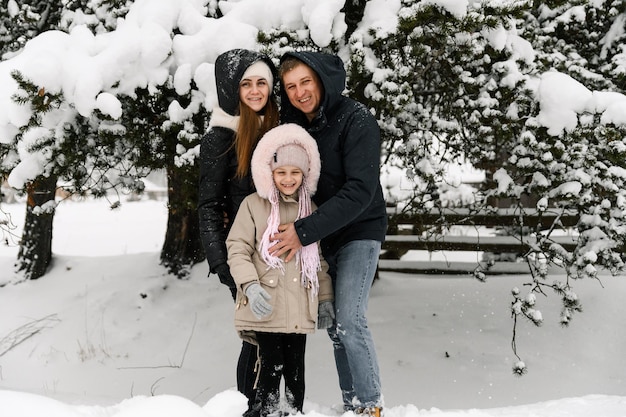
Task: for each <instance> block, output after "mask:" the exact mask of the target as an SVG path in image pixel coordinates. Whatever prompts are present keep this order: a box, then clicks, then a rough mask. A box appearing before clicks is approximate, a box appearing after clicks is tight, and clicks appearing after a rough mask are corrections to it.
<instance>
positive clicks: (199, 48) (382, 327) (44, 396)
mask: <svg viewBox="0 0 626 417" xmlns="http://www.w3.org/2000/svg"><path fill="white" fill-rule="evenodd" d="M429 2H430V3H436V4H439V5H441V6H442V7H446V8H448V9H449V10H450V11H451V12H452V13H454V14H455V15H459V16H461V15H463V13H464V12H465V10H466V9H467V6H468V3H469V2H468V1H466V0H459V1H450V0H429ZM204 3H206V2H205V1H202V0H158V1H157V0H138V1H136V2H135V3H134V4H133V6H132V8H131V11H130V12H129V14H128V16H127V17H126V18H125V19H123V20H121V21H120V22H119V24H118V29H117V30H116V31H115V32H112V33H110V34H99V35H93V34H92V33H90V32H89V31H88V30H87V29H86V28H85V27H84V26H80V25H78V26H76V27H74V29H73V30H72V32H71V33H70V34H69V35H68V34H64V33H61V32H47V33H44V34H42V35H40V36H38V37H37V38H35V39H34V40H33V41H31V42H29V43H28V45H27V47H26V48H25V50H24V51H23V52H22V53H20V54H19V55H16V56H15V57H13V58H11V59H8V60H6V61H3V62H1V63H0V108H2V109H3V111H2V112H0V140H3V141H7V143H9V142H11V141H13V139H14V138H15V135H16V134H17V132H18V129H19V128H20V127H22V126H24V125H25V124H26V122H27V121H28V118H29V116H30V115H29V113H28V111H27V109H26V107H21V106H17V105H16V104H15V103H13V102H12V100H11V96H12V94H13V92H14V90H15V83H14V81H13V80H12V79H11V78H10V76H9V74H10V71H11V69H14V68H17V69H20V70H21V71H22V72H23V73H24V75H25V76H26V77H27V78H29V79H31V80H33V81H34V82H35V83H37V84H39V85H43V86H46V88H47V90H48V91H52V92H58V91H63V92H64V97H65V99H66V100H67V104H69V105H71V106H73V108H74V109H75V110H76V111H77V112H79V113H81V114H83V115H89V114H91V112H93V111H94V110H95V109H99V110H100V111H102V112H103V113H105V114H109V115H111V116H112V117H119V115H120V112H121V108H120V102H119V100H118V99H117V97H116V95H117V94H131V93H132V91H134V89H135V88H137V87H139V86H143V87H145V86H147V87H149V88H150V87H154V86H158V85H161V84H163V83H164V82H165V80H166V79H167V77H168V76H171V75H173V76H174V83H175V87H176V89H177V91H178V92H179V93H181V94H184V93H185V92H186V91H188V88H190V84H191V80H193V81H195V85H196V86H197V87H198V91H199V94H196V95H194V100H200V101H202V102H203V103H204V104H205V105H206V107H207V108H209V109H210V108H212V106H213V105H214V104H215V94H214V80H213V65H212V63H213V62H214V60H215V58H216V57H217V55H218V54H219V53H221V52H222V51H224V50H227V49H230V48H234V47H244V48H245V47H248V48H256V46H257V45H256V43H255V36H256V33H257V31H258V30H259V29H265V28H276V27H280V26H281V25H282V26H285V27H287V28H291V29H294V28H298V27H299V25H301V24H302V22H304V24H305V25H306V28H308V30H310V34H311V37H312V38H313V39H314V41H315V42H316V43H317V44H318V45H319V46H325V45H327V44H328V43H329V42H330V40H331V39H332V38H337V37H340V36H341V34H342V33H343V32H344V31H345V23H344V22H343V20H342V16H341V14H340V13H338V12H339V9H340V8H341V6H342V5H343V1H338V0H321V1H320V0H292V1H289V2H276V1H254V0H241V1H230V2H226V1H223V2H220V6H221V7H224V11H225V14H226V15H225V17H223V18H221V19H207V18H205V17H203V16H204V12H205V10H204V7H205V6H204ZM399 6H400V2H399V0H396V1H394V0H388V1H387V0H374V1H370V2H368V8H367V10H366V16H365V18H364V22H368V24H370V25H377V26H380V27H382V28H393V27H394V25H395V19H396V18H397V15H396V14H395V13H394V10H398V8H399ZM173 27H177V28H178V30H179V31H180V34H179V35H176V36H175V37H174V38H173V39H172V38H171V37H170V33H171V32H172V28H173ZM303 29H304V28H303ZM363 36H364V41H367V39H366V36H365V35H363ZM491 39H492V42H493V44H494V46H497V45H501V47H508V48H513V49H515V50H516V52H517V54H518V56H528V57H529V59H530V56H531V55H532V54H533V51H532V48H530V47H529V44H528V43H527V42H525V41H524V40H523V39H520V38H519V37H517V36H516V35H515V33H514V32H512V31H505V30H502V28H499V29H496V30H494V32H493V33H492V35H491ZM608 42H610V39H609V40H608ZM370 64H371V65H375V63H370ZM118 82H119V83H118ZM534 88H535V91H536V94H537V97H538V99H539V100H540V103H541V114H540V117H539V121H540V123H542V124H543V125H544V126H546V127H548V128H549V130H550V132H551V133H552V134H558V133H559V132H562V131H563V130H564V129H565V130H569V129H572V128H573V127H574V126H576V123H578V118H577V115H578V114H580V113H582V112H597V113H601V114H602V122H603V123H611V122H614V123H620V124H621V123H624V121H625V120H624V118H625V117H626V116H625V115H626V110H625V104H626V99H625V98H624V96H623V95H621V94H615V93H602V92H592V91H589V90H588V89H586V88H585V87H584V86H582V85H581V84H579V83H577V82H576V81H574V80H573V79H571V78H570V77H568V76H566V75H563V74H560V73H558V72H550V73H546V74H544V75H543V76H541V77H539V78H537V79H536V82H535V85H534ZM194 106H196V107H194ZM194 108H197V102H194V103H192V104H191V105H190V106H189V107H188V108H186V109H183V108H181V107H180V105H178V103H176V102H174V103H173V104H172V106H171V108H170V118H171V120H183V119H185V118H186V117H188V115H189V113H190V112H193V111H194ZM61 110H62V111H61V112H51V113H50V114H48V115H47V116H46V117H44V119H43V123H42V129H33V130H32V131H31V132H30V133H29V135H25V138H24V143H22V144H20V146H19V147H18V151H19V152H20V155H19V156H20V164H19V165H18V166H17V167H16V168H15V169H14V170H13V172H12V174H11V176H10V178H9V181H10V183H11V185H13V186H15V187H21V186H22V184H24V183H25V182H26V181H28V179H30V178H33V177H34V176H36V175H38V174H39V173H41V172H42V170H43V166H44V162H45V155H38V154H33V153H29V152H28V151H27V148H28V146H27V145H28V142H29V141H36V140H37V139H38V138H39V137H42V136H45V135H46V134H49V132H57V129H58V128H59V126H62V125H63V123H64V120H65V119H64V118H65V117H68V114H66V113H63V111H67V110H68V109H67V108H63V109H61ZM502 181H503V182H506V181H507V179H506V178H502ZM2 209H3V210H5V211H8V212H10V213H11V215H12V217H13V222H14V224H16V225H18V226H20V225H22V224H23V212H24V211H25V208H24V206H23V204H15V205H13V204H12V205H3V206H2ZM166 217H167V213H166V206H165V203H164V202H159V201H156V202H155V201H143V202H123V204H122V207H121V209H119V210H115V211H111V210H110V209H109V207H108V204H107V203H106V202H105V201H98V202H92V201H87V202H80V203H79V202H72V201H67V202H64V203H63V204H61V205H60V206H59V207H58V208H57V214H56V215H55V226H54V230H55V232H54V241H53V252H54V256H55V259H54V264H53V266H52V268H51V270H50V271H49V272H48V274H46V276H44V277H43V278H41V279H39V280H36V281H29V282H23V283H20V284H12V283H9V282H10V281H11V280H12V279H13V274H12V272H11V271H12V265H13V262H14V260H15V257H16V253H17V249H16V248H15V247H14V246H9V247H2V249H0V282H2V283H4V284H6V285H5V286H4V287H2V288H0V417H69V416H83V417H84V416H88V417H113V416H115V417H124V416H126V417H130V416H132V417H160V416H168V417H169V416H177V417H192V416H193V417H195V416H220V417H230V416H232V417H235V416H239V415H241V413H242V412H243V410H244V409H245V399H243V398H242V396H241V395H239V394H238V393H237V392H236V391H235V390H234V389H233V387H234V386H235V363H236V359H237V356H238V353H239V346H240V342H239V340H238V338H237V336H236V334H235V332H234V329H233V325H232V301H231V299H230V296H229V294H228V292H227V290H226V289H225V288H224V287H222V286H220V284H219V283H218V281H217V279H216V278H215V277H210V278H209V279H207V278H206V275H207V267H206V264H204V263H203V264H200V265H197V266H196V267H195V268H194V270H193V271H192V274H191V277H190V278H189V279H188V280H177V279H175V278H173V277H170V276H167V275H166V274H165V273H164V271H163V269H162V268H161V267H159V266H158V257H159V250H160V247H161V244H162V241H163V240H162V239H163V236H164V230H165V224H166ZM16 232H17V233H19V230H16ZM451 256H455V255H454V254H452V255H451ZM523 281H524V280H523V277H518V276H501V277H493V278H490V279H489V280H488V282H487V283H479V282H477V281H475V280H473V279H472V278H468V277H460V276H422V275H405V274H394V273H382V274H381V279H380V281H378V282H377V283H376V285H375V287H374V289H373V291H372V297H371V301H370V326H371V328H372V331H373V333H374V337H375V341H376V344H377V348H378V354H379V356H380V358H379V359H380V364H381V373H382V382H383V391H384V395H385V401H386V413H385V414H386V417H414V416H444V417H450V416H478V417H482V416H507V417H513V416H528V417H531V416H532V417H554V416H572V417H578V416H585V417H601V416H607V417H609V416H611V417H613V416H622V417H623V416H626V381H625V378H624V373H625V370H626V358H625V355H624V352H626V335H625V332H624V330H623V329H624V323H623V321H624V317H626V314H625V313H626V307H625V303H624V301H623V294H626V292H625V290H626V282H625V281H624V279H623V277H609V276H605V277H603V278H602V284H603V287H602V286H601V285H600V284H599V283H598V282H593V281H581V282H577V283H576V284H575V289H576V291H577V292H578V294H579V296H580V297H581V299H582V303H583V307H584V312H583V313H581V314H577V315H576V316H575V317H574V319H573V322H572V324H571V325H570V327H569V328H567V329H563V328H561V327H559V325H558V315H559V301H558V299H557V297H549V298H547V299H543V298H541V297H540V298H539V301H538V303H539V304H538V308H540V309H541V311H542V313H543V316H544V319H545V324H544V326H543V327H542V328H535V327H534V326H532V325H530V324H528V323H523V324H522V326H521V327H520V329H519V330H518V346H517V347H518V349H519V352H520V353H521V355H522V356H523V359H524V361H525V362H526V363H527V365H528V368H529V373H528V375H525V376H523V377H522V378H517V377H514V376H513V375H512V372H511V367H512V365H513V363H514V362H515V360H516V358H515V357H514V355H513V353H512V351H511V346H510V341H511V319H510V314H509V307H510V301H511V297H510V295H509V294H510V290H511V289H512V288H513V287H515V286H519V285H520V283H521V282H523ZM339 398H340V395H339V388H338V384H337V377H336V372H335V369H334V360H333V357H332V348H331V344H330V341H329V340H328V337H327V336H326V335H325V334H324V333H323V332H320V333H316V334H314V335H312V336H311V337H310V338H309V345H308V350H307V399H306V402H305V410H304V411H305V413H306V415H308V416H312V417H318V416H336V415H341V413H340V412H339V411H337V409H336V407H335V406H336V404H337V403H338V402H339Z"/></svg>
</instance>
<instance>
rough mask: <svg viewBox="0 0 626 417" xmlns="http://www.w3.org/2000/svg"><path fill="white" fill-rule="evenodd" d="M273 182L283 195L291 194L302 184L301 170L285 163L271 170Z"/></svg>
mask: <svg viewBox="0 0 626 417" xmlns="http://www.w3.org/2000/svg"><path fill="white" fill-rule="evenodd" d="M272 176H273V178H274V184H276V188H278V191H280V192H281V193H283V194H284V195H293V194H294V193H295V192H296V191H298V188H300V185H302V177H303V174H302V170H301V169H300V168H298V167H294V166H291V165H285V166H282V167H278V168H276V169H275V170H274V171H272Z"/></svg>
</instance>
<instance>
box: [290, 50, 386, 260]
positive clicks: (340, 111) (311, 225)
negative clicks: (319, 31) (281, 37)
mask: <svg viewBox="0 0 626 417" xmlns="http://www.w3.org/2000/svg"><path fill="white" fill-rule="evenodd" d="M287 56H293V57H295V58H297V59H299V60H300V61H302V62H304V63H305V64H307V65H308V66H309V67H311V68H312V69H313V70H314V71H315V72H316V73H317V75H318V76H319V79H320V80H321V83H322V85H323V87H324V91H323V94H324V96H323V98H322V102H321V106H320V110H319V113H318V115H317V116H316V117H315V118H314V119H313V120H312V121H311V123H309V122H308V120H307V119H306V117H305V115H304V114H303V113H302V112H301V111H299V110H297V109H296V108H295V107H293V105H291V103H290V102H289V99H288V97H287V94H286V92H285V90H284V89H283V88H281V123H290V122H292V123H298V124H300V125H301V126H303V127H304V128H305V129H306V130H307V131H308V132H309V133H310V134H311V136H313V137H314V138H315V140H316V141H317V145H318V147H319V151H320V156H321V160H322V172H321V175H320V180H319V185H318V190H317V192H316V194H315V195H314V197H313V200H314V201H315V203H316V204H317V205H318V207H319V208H318V209H317V210H316V211H315V212H314V213H312V214H311V215H310V216H309V217H307V218H304V219H301V220H298V221H297V222H296V223H295V227H296V232H297V233H298V237H299V238H300V242H301V243H302V244H303V245H308V244H311V243H313V242H316V241H318V240H321V241H322V250H323V252H324V254H325V255H327V256H328V255H332V254H334V253H336V251H337V250H338V249H340V248H341V247H342V246H343V245H345V244H346V243H348V242H351V241H353V240H361V239H368V240H378V241H380V242H382V241H384V239H385V234H386V231H387V214H386V206H385V200H384V197H383V192H382V187H381V185H380V129H379V127H378V123H377V122H376V120H375V119H374V117H373V116H372V114H371V113H370V112H369V111H368V109H367V108H366V107H365V106H364V105H363V104H361V103H359V102H357V101H355V100H352V99H351V98H348V97H345V96H343V95H342V92H343V90H344V89H345V82H346V72H345V69H344V66H343V62H342V61H341V59H340V58H339V57H337V56H335V55H329V54H324V53H318V52H288V53H286V54H285V55H284V56H283V57H282V58H281V61H282V60H284V59H285V58H286V57H287Z"/></svg>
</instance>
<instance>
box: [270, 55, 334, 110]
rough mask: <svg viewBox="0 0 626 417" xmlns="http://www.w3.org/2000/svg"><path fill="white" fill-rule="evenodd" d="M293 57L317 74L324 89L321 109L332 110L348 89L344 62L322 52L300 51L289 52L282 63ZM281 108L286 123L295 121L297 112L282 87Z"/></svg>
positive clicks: (283, 57)
mask: <svg viewBox="0 0 626 417" xmlns="http://www.w3.org/2000/svg"><path fill="white" fill-rule="evenodd" d="M289 56H292V57H294V58H297V59H299V60H300V61H302V62H304V63H305V64H307V65H308V66H309V67H311V69H313V71H315V72H316V73H317V75H318V76H319V79H320V81H321V83H322V87H323V88H324V92H323V94H324V97H323V98H322V102H321V107H322V109H323V110H325V111H326V110H328V109H332V108H333V107H334V105H335V104H336V103H337V102H338V101H339V99H340V98H341V95H342V93H343V90H344V89H345V88H346V70H345V68H344V65H343V61H342V60H341V58H339V57H338V56H336V55H331V54H325V53H321V52H311V51H300V52H296V51H293V52H287V53H285V54H284V55H283V56H282V58H281V62H282V61H283V60H284V59H285V58H287V57H289ZM281 107H282V110H283V112H282V113H283V114H284V115H285V117H286V119H287V120H285V122H287V121H291V120H294V119H295V118H296V117H295V115H294V114H295V112H297V110H296V109H295V108H294V107H293V106H292V105H291V103H290V102H289V98H288V97H287V94H286V92H285V90H284V88H283V86H282V85H281Z"/></svg>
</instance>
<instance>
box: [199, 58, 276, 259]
mask: <svg viewBox="0 0 626 417" xmlns="http://www.w3.org/2000/svg"><path fill="white" fill-rule="evenodd" d="M259 60H262V61H263V62H265V63H266V64H267V65H268V66H269V67H270V69H271V70H272V72H273V73H274V77H276V70H275V66H274V64H273V63H272V61H271V59H270V58H269V57H267V56H266V55H264V54H261V53H259V52H255V51H249V50H245V49H234V50H231V51H228V52H225V53H224V54H222V55H220V56H219V57H218V58H217V60H216V61H215V80H216V86H217V98H218V103H219V107H220V108H221V109H222V110H223V111H224V112H225V113H227V114H228V115H230V116H236V115H237V114H238V112H239V82H240V81H241V78H242V77H243V74H244V73H245V71H246V69H248V67H249V66H250V65H252V64H254V63H255V62H257V61H259ZM211 125H212V126H211V127H210V128H209V130H208V131H207V133H206V134H205V135H204V137H203V138H202V142H201V144H200V161H199V163H200V185H199V198H198V215H199V223H200V237H201V239H202V245H203V246H204V251H205V253H206V257H207V261H208V263H209V267H210V270H211V272H216V267H218V266H219V265H221V264H225V265H226V260H227V259H228V255H227V251H226V243H225V242H226V236H227V235H228V231H229V230H230V225H231V224H232V221H233V220H234V219H235V214H237V210H238V209H239V205H240V204H241V201H242V200H243V199H244V198H245V197H246V196H247V195H249V194H252V193H253V192H254V185H253V183H252V178H251V176H250V175H248V176H247V177H246V178H241V179H239V178H236V177H235V172H236V170H237V155H236V153H235V147H234V146H233V143H234V140H235V131H234V130H232V127H226V126H220V125H219V124H214V123H213V121H212V123H211Z"/></svg>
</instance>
